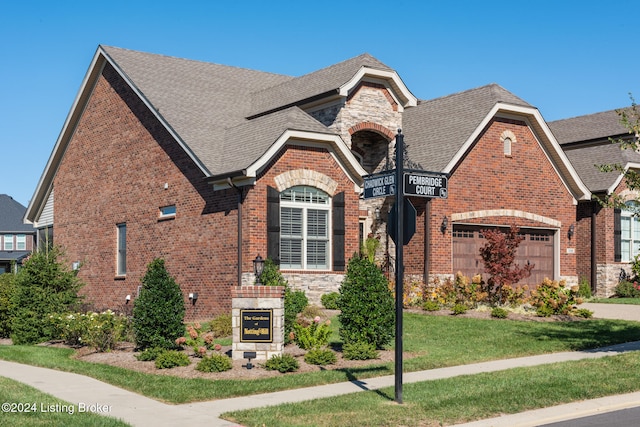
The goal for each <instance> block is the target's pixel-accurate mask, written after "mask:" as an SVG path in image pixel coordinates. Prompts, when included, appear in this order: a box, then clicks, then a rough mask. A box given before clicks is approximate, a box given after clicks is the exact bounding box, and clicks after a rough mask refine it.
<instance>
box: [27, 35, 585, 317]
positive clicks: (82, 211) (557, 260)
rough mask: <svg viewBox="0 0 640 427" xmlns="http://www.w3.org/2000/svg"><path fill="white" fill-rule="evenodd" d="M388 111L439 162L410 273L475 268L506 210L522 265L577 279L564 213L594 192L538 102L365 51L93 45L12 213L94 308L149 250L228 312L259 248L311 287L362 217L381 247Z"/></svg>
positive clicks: (430, 163)
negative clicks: (327, 57) (147, 49)
mask: <svg viewBox="0 0 640 427" xmlns="http://www.w3.org/2000/svg"><path fill="white" fill-rule="evenodd" d="M400 128H401V129H403V133H404V134H405V135H406V137H405V143H406V144H407V146H408V147H407V154H408V159H409V162H410V163H411V164H412V165H416V166H419V168H420V169H423V170H428V171H435V172H443V173H446V174H449V197H448V198H447V199H438V200H436V199H434V200H429V199H425V198H412V202H413V203H414V205H415V206H416V209H417V212H418V220H417V227H416V228H417V232H416V235H415V236H414V238H413V239H412V240H411V242H410V243H409V244H408V245H407V247H406V249H405V263H406V269H405V272H406V274H407V275H410V276H416V277H419V278H422V279H425V278H430V277H433V276H439V275H451V274H452V273H453V272H455V271H458V270H460V271H463V272H465V273H466V274H474V273H477V272H481V271H482V265H481V264H478V261H479V259H478V257H477V253H478V248H479V246H480V245H481V244H482V238H481V235H480V230H481V229H482V228H485V227H504V228H506V227H509V226H510V225H512V224H515V225H518V226H519V227H521V229H522V232H523V233H524V234H525V236H526V240H525V241H524V242H523V244H522V245H521V248H520V252H519V262H531V263H533V264H535V265H536V267H535V268H534V276H533V277H532V278H531V280H532V281H539V280H541V279H542V278H543V277H545V276H547V277H552V278H555V279H559V278H566V279H568V280H569V282H571V283H577V280H578V274H577V271H578V270H577V268H578V261H577V259H578V256H579V251H578V250H577V245H576V240H575V237H573V235H572V234H571V233H572V232H573V231H572V232H570V231H569V230H573V229H574V228H575V226H576V224H575V223H576V207H577V206H578V205H579V203H582V202H583V201H585V202H586V201H588V200H590V197H591V194H590V192H589V190H588V189H587V187H586V186H585V184H584V183H583V181H582V180H581V178H580V177H579V175H578V174H577V172H576V170H575V169H574V167H573V166H572V164H571V163H570V162H569V161H568V158H567V156H566V155H565V153H564V151H563V150H562V149H561V147H560V144H559V143H558V141H557V140H556V138H555V137H554V134H553V133H552V132H551V131H550V129H549V127H548V126H547V124H546V123H545V122H544V120H543V119H542V116H541V115H540V113H539V112H538V110H537V109H536V108H535V107H533V106H531V105H529V104H527V103H526V102H525V101H523V100H521V99H520V98H518V97H516V96H515V95H513V94H511V93H510V92H508V91H506V90H505V89H503V88H501V87H500V86H498V85H495V84H492V85H488V86H484V87H481V88H477V89H473V90H470V91H466V92H462V93H458V94H454V95H451V96H447V97H444V98H439V99H435V100H430V101H419V100H418V99H417V98H416V97H415V96H414V95H413V94H412V93H411V92H410V91H409V89H408V88H407V87H406V86H405V85H404V83H403V82H402V80H401V78H400V77H399V76H398V74H397V73H396V72H395V71H394V70H393V69H391V68H390V67H388V66H386V65H385V64H383V63H381V62H380V61H378V60H377V59H375V58H373V57H371V56H370V55H367V54H364V55H360V56H358V57H355V58H352V59H349V60H347V61H344V62H341V63H338V64H334V65H331V66H329V67H327V68H324V69H321V70H318V71H316V72H313V73H310V74H307V75H303V76H301V77H290V76H282V75H276V74H270V73H265V72H259V71H253V70H246V69H240V68H235V67H230V66H224V65H218V64H210V63H203V62H197V61H190V60H185V59H178V58H171V57H166V56H161V55H154V54H148V53H142V52H135V51H130V50H124V49H120V48H113V47H103V46H100V47H99V48H98V49H97V51H96V53H95V55H94V58H93V60H92V62H91V65H90V67H89V70H88V72H87V74H86V76H85V79H84V81H83V83H82V86H81V88H80V91H79V93H78V95H77V97H76V100H75V102H74V104H73V106H72V108H71V111H70V113H69V115H68V117H67V120H66V121H65V123H64V126H63V129H62V132H61V134H60V137H59V139H58V140H57V141H56V144H55V146H54V148H53V152H52V154H51V157H50V159H49V162H48V163H47V166H46V168H45V171H44V172H43V175H42V177H41V179H40V181H39V183H38V186H37V188H36V191H35V193H34V197H33V198H32V201H31V203H30V205H29V207H28V210H27V213H26V216H25V218H26V219H27V220H28V221H31V222H33V223H34V225H35V226H36V227H37V228H38V229H41V230H50V229H52V230H53V236H54V237H53V239H54V242H55V243H56V244H58V245H60V246H61V247H63V248H64V249H65V251H66V255H67V257H68V258H69V260H70V262H79V263H80V265H81V267H80V270H79V272H78V274H79V277H80V278H81V279H82V280H83V281H85V282H86V283H87V286H86V287H85V288H84V293H85V294H86V295H87V297H88V300H89V301H92V302H93V303H94V304H95V305H96V306H97V308H104V307H111V308H120V307H121V306H122V305H124V304H125V303H126V302H125V301H126V300H125V298H126V296H127V295H131V296H132V297H134V298H135V295H136V294H137V291H138V287H139V285H140V279H141V277H142V276H143V275H144V273H145V269H146V265H147V264H148V263H149V262H150V261H151V260H152V259H153V258H154V257H162V258H164V259H165V261H166V265H167V268H168V270H169V272H170V273H171V274H172V275H173V276H174V277H175V278H176V280H177V282H178V283H179V284H180V285H181V287H182V289H183V291H184V295H185V301H187V302H189V304H188V310H187V315H188V317H189V318H205V317H209V316H212V315H214V314H217V313H221V312H228V311H229V310H230V287H231V286H235V285H237V284H238V283H244V284H247V283H252V282H253V279H254V275H253V266H252V261H253V259H254V258H255V257H256V256H257V255H261V256H263V257H267V256H268V257H270V258H272V259H274V260H276V261H277V262H278V263H279V265H280V268H281V270H282V272H283V273H284V274H285V276H286V277H287V279H288V281H289V283H290V284H291V285H292V286H293V287H295V288H299V289H303V290H305V291H306V292H307V295H308V296H309V298H310V299H311V300H312V301H315V302H317V301H318V300H319V297H320V295H321V294H322V293H325V292H328V291H332V290H337V289H338V287H339V284H340V282H341V281H342V279H343V277H344V273H345V269H346V263H347V261H348V259H349V258H350V256H351V255H352V254H353V253H355V252H357V251H358V250H359V247H360V244H361V242H362V240H363V239H364V238H365V237H366V235H368V234H369V233H372V234H374V235H378V236H379V237H380V238H381V240H382V243H383V244H382V248H381V251H380V253H379V254H378V256H379V258H380V259H383V258H384V255H385V253H393V244H392V242H388V239H387V236H386V232H385V229H386V227H385V221H386V220H387V213H388V208H389V202H390V201H389V200H385V199H368V200H363V199H362V198H361V193H362V191H363V190H362V184H363V178H362V177H363V176H364V175H366V174H370V173H374V172H378V171H381V170H383V169H384V168H385V167H387V166H388V165H389V163H390V160H392V157H393V149H394V144H395V135H396V131H397V129H400ZM572 226H573V227H572ZM190 293H197V294H198V299H197V301H189V300H188V297H187V296H188V295H189V294H190Z"/></svg>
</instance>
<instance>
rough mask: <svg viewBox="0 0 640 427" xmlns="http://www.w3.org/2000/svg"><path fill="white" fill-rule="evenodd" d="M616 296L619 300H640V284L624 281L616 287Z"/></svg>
mask: <svg viewBox="0 0 640 427" xmlns="http://www.w3.org/2000/svg"><path fill="white" fill-rule="evenodd" d="M615 295H616V296H617V297H619V298H640V285H639V284H638V282H630V281H628V280H622V281H620V283H618V284H617V285H616V288H615Z"/></svg>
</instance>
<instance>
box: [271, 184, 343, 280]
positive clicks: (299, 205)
mask: <svg viewBox="0 0 640 427" xmlns="http://www.w3.org/2000/svg"><path fill="white" fill-rule="evenodd" d="M300 187H305V186H300ZM308 188H314V189H315V190H317V191H321V192H324V191H322V190H319V189H316V188H315V187H308ZM285 191H286V190H285ZM327 196H328V203H306V202H296V201H289V200H282V198H281V199H280V215H281V221H282V208H295V209H302V211H303V212H302V254H301V267H300V268H295V267H289V266H282V269H284V270H305V271H331V266H332V259H331V255H332V252H333V251H332V249H331V248H332V247H333V246H332V240H331V237H332V231H331V230H333V226H332V222H331V221H332V218H331V216H332V215H331V213H332V199H331V197H330V196H329V195H327ZM309 209H316V210H323V211H326V212H327V238H326V242H327V253H326V266H325V267H324V268H313V267H311V268H309V267H308V264H307V242H308V241H309V238H308V235H307V228H308V227H307V225H308V222H307V217H308V216H307V212H308V210H309ZM280 239H282V235H281V237H280ZM311 240H320V239H311ZM322 241H325V240H322ZM281 263H282V260H281ZM281 265H282V264H281Z"/></svg>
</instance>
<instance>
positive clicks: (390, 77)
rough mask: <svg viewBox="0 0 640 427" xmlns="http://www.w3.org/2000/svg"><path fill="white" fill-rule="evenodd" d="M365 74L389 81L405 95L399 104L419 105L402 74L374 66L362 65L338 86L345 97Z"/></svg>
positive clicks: (404, 105)
mask: <svg viewBox="0 0 640 427" xmlns="http://www.w3.org/2000/svg"><path fill="white" fill-rule="evenodd" d="M365 76H367V77H373V78H378V79H381V80H384V81H385V82H389V84H390V85H391V86H392V88H393V90H394V91H395V92H397V93H398V94H399V95H401V96H402V97H404V102H398V104H400V105H402V106H403V107H415V106H416V105H418V99H417V98H416V97H415V96H413V94H412V93H411V92H410V91H409V89H408V88H407V86H405V84H404V82H403V81H402V79H401V78H400V76H398V73H396V72H395V71H386V70H376V69H374V68H368V67H361V68H360V69H359V70H358V72H357V73H356V74H354V75H353V77H351V79H350V80H349V81H347V82H346V83H344V84H343V85H342V86H340V87H339V88H338V93H339V94H340V95H341V96H344V97H346V96H348V95H349V92H350V91H351V90H352V89H354V88H355V87H356V86H357V85H358V84H359V83H360V81H362V80H363V79H364V77H365Z"/></svg>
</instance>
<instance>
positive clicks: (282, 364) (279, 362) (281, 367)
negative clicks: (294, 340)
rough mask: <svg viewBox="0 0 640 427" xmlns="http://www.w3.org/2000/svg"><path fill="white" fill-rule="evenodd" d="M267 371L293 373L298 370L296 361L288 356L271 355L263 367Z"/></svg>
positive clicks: (298, 366)
mask: <svg viewBox="0 0 640 427" xmlns="http://www.w3.org/2000/svg"><path fill="white" fill-rule="evenodd" d="M264 368H265V369H266V370H267V371H278V372H282V373H285V372H294V371H297V370H298V368H300V365H299V364H298V361H297V360H296V359H295V357H293V356H292V355H290V354H282V355H277V354H276V355H273V356H271V359H269V360H267V362H266V363H265V365H264Z"/></svg>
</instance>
